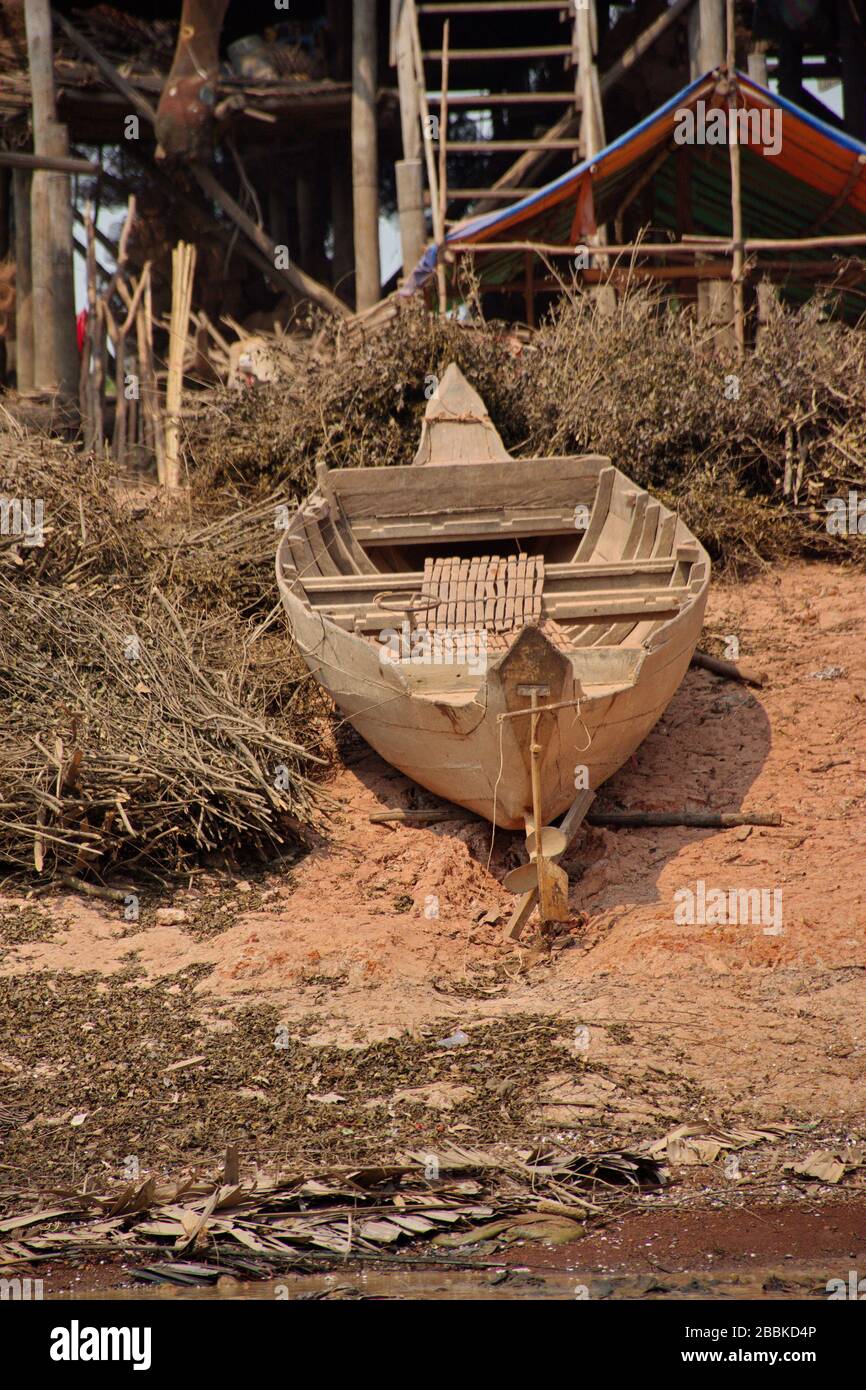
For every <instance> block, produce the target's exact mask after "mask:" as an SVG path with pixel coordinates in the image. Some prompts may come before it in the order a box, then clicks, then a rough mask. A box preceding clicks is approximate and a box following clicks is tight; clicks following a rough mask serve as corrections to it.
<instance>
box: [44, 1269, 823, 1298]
mask: <svg viewBox="0 0 866 1390" xmlns="http://www.w3.org/2000/svg"><path fill="white" fill-rule="evenodd" d="M826 1278H827V1275H826V1271H824V1270H823V1269H822V1270H819V1269H817V1268H814V1269H798V1270H791V1269H789V1268H786V1269H784V1270H779V1269H778V1268H775V1269H765V1270H758V1269H750V1270H748V1271H747V1272H742V1271H730V1272H727V1273H726V1272H725V1271H718V1272H716V1273H714V1274H711V1275H710V1274H707V1273H706V1272H700V1273H695V1274H689V1273H677V1274H664V1275H649V1274H640V1275H633V1274H631V1275H611V1276H610V1277H608V1278H600V1277H599V1276H598V1275H597V1274H586V1275H581V1273H580V1272H579V1271H568V1272H565V1271H545V1272H544V1273H539V1272H537V1271H529V1270H526V1271H524V1270H520V1269H516V1270H515V1269H512V1270H508V1271H505V1270H494V1271H485V1272H475V1271H466V1270H461V1271H451V1270H443V1271H436V1270H405V1271H403V1270H400V1271H387V1272H386V1271H380V1270H377V1271H373V1272H368V1271H364V1270H362V1271H359V1272H353V1273H345V1274H344V1273H339V1274H324V1275H291V1276H286V1277H285V1278H283V1279H276V1280H272V1281H271V1280H268V1281H264V1282H260V1283H240V1282H238V1281H236V1280H234V1279H232V1278H229V1277H223V1278H221V1279H220V1280H219V1281H218V1284H217V1285H210V1286H208V1287H205V1288H200V1287H198V1288H183V1287H180V1286H178V1285H176V1284H167V1283H166V1284H158V1285H147V1284H135V1285H134V1286H131V1287H126V1288H118V1289H99V1290H96V1289H94V1290H87V1289H76V1290H75V1291H74V1292H63V1293H58V1294H55V1295H53V1297H54V1298H56V1299H60V1300H64V1299H68V1298H73V1299H75V1300H76V1301H77V1300H79V1299H84V1300H87V1299H91V1298H92V1299H117V1300H123V1301H136V1302H139V1301H149V1300H152V1299H157V1300H163V1299H174V1300H177V1299H181V1300H184V1301H188V1300H192V1301H195V1302H198V1301H201V1300H206V1301H212V1300H214V1299H228V1300H237V1299H256V1300H271V1301H283V1300H307V1299H310V1300H321V1299H327V1300H338V1299H344V1300H355V1299H399V1300H419V1299H420V1300H424V1301H430V1300H432V1301H441V1300H450V1301H459V1302H479V1301H484V1302H489V1301H491V1300H495V1301H497V1302H498V1301H500V1300H505V1301H518V1302H519V1301H527V1300H538V1299H543V1300H545V1301H548V1300H554V1301H561V1300H570V1301H572V1302H574V1301H575V1300H579V1301H583V1300H599V1299H602V1300H616V1301H623V1300H634V1299H640V1300H644V1299H673V1300H683V1299H686V1300H713V1301H725V1300H727V1299H760V1300H767V1299H792V1298H796V1299H808V1298H815V1299H821V1300H826V1298H827V1292H826ZM48 1296H49V1297H52V1295H50V1294H49V1295H48Z"/></svg>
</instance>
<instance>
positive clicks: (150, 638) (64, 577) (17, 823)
mask: <svg viewBox="0 0 866 1390" xmlns="http://www.w3.org/2000/svg"><path fill="white" fill-rule="evenodd" d="M0 450H2V453H0V496H4V497H6V498H10V497H14V498H19V499H29V500H30V502H31V504H33V503H35V501H36V500H37V499H38V501H39V502H41V505H42V517H43V523H42V524H43V534H42V544H41V545H39V544H27V543H26V542H25V541H23V540H22V539H21V538H20V537H16V536H15V535H14V534H8V535H5V536H2V537H0V610H2V615H3V616H2V622H0V768H2V772H0V864H4V865H5V866H6V867H7V868H12V869H13V870H19V871H20V870H24V869H29V870H31V871H36V872H37V873H39V874H41V875H43V876H45V877H48V876H51V875H54V874H60V875H64V874H65V875H81V874H91V875H96V876H97V877H103V876H105V875H106V874H107V873H109V872H110V871H111V870H113V869H115V868H117V867H119V866H123V867H125V868H128V867H134V868H135V869H136V871H143V872H145V873H150V874H154V875H156V876H157V877H160V876H162V875H163V874H164V873H165V872H169V873H172V872H178V871H180V870H182V869H185V868H188V867H189V866H191V865H192V864H194V863H195V862H196V860H197V859H198V858H199V857H200V856H201V855H202V854H203V853H208V852H209V853H211V854H214V853H226V852H227V853H229V854H230V855H237V854H241V853H248V852H250V851H255V850H258V851H260V852H261V854H263V855H271V854H273V852H274V850H275V849H276V848H279V847H280V846H284V845H286V844H292V842H293V841H294V840H295V838H296V835H297V833H298V832H299V830H300V829H301V827H302V826H303V825H304V824H308V823H310V822H315V821H316V819H317V818H318V816H319V814H320V811H319V807H320V804H321V799H320V797H319V794H318V792H317V789H316V785H315V781H314V776H315V774H316V771H317V769H318V768H319V767H320V766H321V765H322V762H323V759H322V757H321V756H320V755H319V754H317V753H316V752H315V751H314V749H313V747H312V744H313V742H314V740H315V737H316V734H315V719H316V716H317V712H318V714H319V717H320V716H321V708H320V702H319V701H318V700H317V698H316V696H315V694H314V688H313V687H312V685H311V684H310V683H309V682H308V678H307V675H306V672H305V671H303V670H302V668H301V667H300V665H299V664H298V663H297V661H296V660H295V659H294V658H293V657H292V653H291V649H290V646H289V644H288V642H287V640H286V639H285V636H284V635H281V633H280V626H279V621H278V620H277V621H274V622H272V624H271V626H270V628H266V629H264V630H263V624H262V622H261V613H260V609H261V607H262V603H263V602H265V601H272V599H273V593H272V592H270V593H269V592H266V591H264V592H262V593H260V594H259V595H258V596H257V598H258V602H256V601H255V600H256V596H254V595H252V594H251V593H245V591H244V588H243V585H240V586H239V585H238V584H237V583H236V582H235V577H236V570H235V565H234V558H235V556H236V554H237V553H239V552H243V551H244V549H246V550H247V551H250V550H255V551H256V552H258V550H259V549H262V548H263V545H264V544H265V542H263V539H262V536H261V533H260V529H259V528H257V525H256V522H255V520H250V517H249V515H248V513H247V512H246V511H242V512H240V513H239V514H236V515H235V516H234V518H233V523H232V524H227V523H225V522H224V523H223V525H222V527H221V528H220V530H219V531H218V536H221V537H222V543H221V544H220V543H218V541H217V540H216V539H214V538H211V540H210V541H209V542H207V541H206V548H207V562H206V565H207V568H208V570H209V583H208V585H207V586H206V587H205V588H203V587H202V584H201V582H200V581H199V580H198V579H197V578H196V573H197V568H198V569H202V568H204V567H205V566H204V564H203V563H202V561H201V558H200V552H201V550H202V545H203V542H202V536H203V535H204V537H205V538H207V536H208V532H209V529H210V528H209V527H201V526H198V527H192V526H190V525H189V522H188V521H187V520H184V521H183V522H181V523H178V522H177V521H175V522H174V523H173V524H172V523H171V522H169V524H168V525H166V523H165V518H159V517H157V516H155V515H154V513H153V509H152V508H149V507H148V506H145V505H142V506H139V507H135V506H133V505H132V504H131V502H130V500H129V499H128V498H126V499H124V498H122V496H121V495H120V493H119V492H118V491H117V490H116V489H115V488H114V487H113V485H112V481H111V477H110V474H109V471H108V469H107V468H106V467H105V466H103V465H100V464H98V463H96V462H94V461H93V460H89V459H87V458H86V457H84V456H83V455H82V454H81V453H79V452H76V451H75V450H73V449H71V448H70V447H68V446H66V445H62V444H59V443H56V442H51V441H48V440H46V439H43V438H40V437H37V436H32V435H23V434H15V433H12V434H10V433H7V434H6V435H4V436H2V437H0ZM272 513H273V509H272V508H271V514H272ZM34 515H35V513H34V512H33V511H31V518H32V517H33V516H34ZM157 523H159V524H157ZM270 526H271V530H270V533H269V535H268V537H267V540H266V545H267V548H268V549H269V550H270V551H272V550H273V542H272V537H273V535H274V532H273V520H272V519H271V522H270ZM7 529H8V528H7ZM34 539H35V538H34ZM268 606H270V602H268Z"/></svg>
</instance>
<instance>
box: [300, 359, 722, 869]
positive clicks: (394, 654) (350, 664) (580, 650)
mask: <svg viewBox="0 0 866 1390" xmlns="http://www.w3.org/2000/svg"><path fill="white" fill-rule="evenodd" d="M317 483H318V485H317V488H316V490H315V491H314V492H313V493H312V495H311V496H310V497H309V498H308V499H307V500H306V501H305V502H304V504H303V505H302V506H301V507H300V508H299V509H298V511H297V512H296V513H295V514H294V515H293V517H292V518H291V522H290V524H289V527H288V530H287V531H286V533H285V535H284V537H283V539H282V542H281V544H280V546H279V550H278V554H277V581H278V584H279V590H280V594H281V595H282V600H283V603H284V605H285V609H286V612H287V614H288V617H289V622H290V625H291V629H292V632H293V634H294V638H295V641H296V642H297V645H298V647H299V649H300V651H301V652H302V653H303V656H304V659H305V661H306V662H307V665H308V666H309V668H310V670H311V671H312V672H313V674H314V675H315V676H316V678H317V679H318V680H319V681H320V682H321V684H322V685H323V686H324V687H325V689H326V690H327V691H328V692H329V694H330V695H331V696H332V697H333V699H334V701H335V703H336V705H337V706H338V708H339V709H340V710H341V711H342V713H343V714H344V715H345V716H346V717H347V718H348V719H349V720H350V721H351V723H352V724H353V725H354V727H355V728H356V729H357V730H358V732H359V733H360V734H361V735H362V736H363V737H364V738H365V739H366V740H367V742H368V743H369V744H371V745H372V747H373V748H375V749H376V751H377V752H378V753H380V754H381V755H382V757H383V758H385V759H387V761H388V762H389V763H392V764H393V765H394V766H395V767H397V768H399V769H400V770H401V771H402V772H404V773H406V775H407V776H409V777H411V778H413V779H414V780H415V781H416V782H419V783H420V784H421V785H422V786H424V787H427V788H429V790H430V791H432V792H435V793H436V794H437V795H438V796H441V797H445V798H446V799H448V800H450V801H452V802H456V803H457V804H458V805H460V806H464V807H466V808H468V809H469V810H471V811H474V812H476V813H478V814H479V815H481V816H484V817H486V818H487V819H488V820H490V821H493V822H495V823H496V824H497V825H499V826H503V827H508V828H518V827H524V826H528V827H530V828H531V827H532V826H537V825H541V826H542V827H543V826H546V825H548V823H549V822H550V821H552V820H554V819H555V818H556V817H557V816H559V815H560V814H561V813H562V812H563V811H565V810H566V809H567V808H568V807H569V806H570V805H571V804H572V803H573V802H574V801H575V797H576V795H577V793H578V792H580V791H581V790H582V789H583V788H584V787H589V788H590V789H592V790H594V789H595V788H597V787H598V786H599V785H600V783H602V782H603V781H604V780H605V778H607V777H610V776H611V774H612V773H614V772H615V771H616V770H617V768H618V767H620V766H621V765H622V763H623V762H625V760H626V759H627V758H628V757H629V755H630V754H631V753H633V752H634V750H635V749H636V748H637V747H638V745H639V744H640V743H641V741H642V739H644V738H645V737H646V735H647V733H648V732H649V730H650V729H651V728H652V727H653V725H654V724H655V723H656V721H657V720H658V718H659V716H660V715H661V714H662V712H663V710H664V709H665V707H666V706H667V704H668V702H669V701H670V699H671V697H672V696H673V694H674V692H675V690H676V689H677V686H678V685H679V683H680V681H681V680H682V678H683V675H684V674H685V671H686V669H687V667H688V665H689V661H690V659H691V656H692V653H693V651H694V648H695V645H696V643H697V640H698V636H699V634H700V630H701V625H702V622H703V615H704V607H705V604H706V598H707V588H708V584H709V575H710V562H709V558H708V556H707V554H706V552H705V550H704V549H703V547H702V546H701V545H700V543H699V542H698V541H697V540H696V539H695V537H694V536H693V535H692V534H691V533H690V532H689V531H688V529H687V528H686V526H685V525H684V524H683V522H682V521H680V520H679V519H678V518H677V517H676V516H675V515H674V514H673V513H672V512H671V511H669V510H668V508H667V507H665V506H663V504H662V503H661V502H659V501H656V500H654V499H653V498H652V497H650V496H649V494H648V493H647V492H646V491H645V490H644V489H643V488H640V487H637V486H636V485H635V484H634V483H633V482H631V481H630V480H629V478H628V477H626V475H625V474H624V473H622V472H620V470H619V469H618V468H616V467H615V466H614V465H613V464H612V463H611V461H610V459H608V458H604V457H600V456H598V455H595V454H587V455H578V456H575V457H562V458H533V459H517V458H512V457H511V456H510V455H509V454H508V452H507V451H506V449H505V447H504V446H503V443H502V440H501V438H500V436H499V434H498V433H497V431H496V429H495V427H494V425H493V423H492V422H491V420H490V417H489V415H488V413H487V410H486V408H485V406H484V404H483V402H482V401H481V399H480V397H479V396H478V394H477V393H476V392H475V391H474V390H473V388H472V387H471V386H470V385H469V384H468V382H467V381H466V380H465V378H464V377H463V376H462V375H461V373H460V371H459V370H458V368H457V367H456V366H455V365H454V364H452V365H451V366H450V367H449V368H448V370H447V371H446V372H445V374H444V376H443V378H442V380H441V382H440V383H439V386H438V388H437V390H436V393H435V394H434V395H433V397H432V399H431V400H430V401H429V403H428V407H427V411H426V416H425V419H424V424H423V427H422V435H421V443H420V447H419V449H418V453H417V455H416V458H415V462H414V463H413V464H412V465H409V466H407V467H401V468H344V469H335V470H329V469H327V468H326V467H324V466H320V468H319V470H318V478H317ZM531 848H532V846H531V845H530V849H531ZM545 852H546V851H545V850H544V849H543V848H542V853H545ZM551 852H553V851H551Z"/></svg>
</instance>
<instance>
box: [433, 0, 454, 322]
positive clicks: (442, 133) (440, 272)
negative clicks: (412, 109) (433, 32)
mask: <svg viewBox="0 0 866 1390" xmlns="http://www.w3.org/2000/svg"><path fill="white" fill-rule="evenodd" d="M450 35H451V21H450V19H446V21H445V24H444V26H443V29H442V86H441V88H440V93H439V94H440V97H441V101H440V103H439V226H440V227H441V229H442V235H443V236H444V235H445V211H446V208H447V206H448V173H447V169H448V45H449V39H450ZM436 284H437V286H438V289H439V313H440V314H441V316H442V317H443V318H444V317H445V314H446V312H447V309H448V282H447V278H446V275H445V261H444V260H443V259H442V258H441V257H440V259H439V260H438V261H437V262H436Z"/></svg>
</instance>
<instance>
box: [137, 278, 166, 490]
mask: <svg viewBox="0 0 866 1390" xmlns="http://www.w3.org/2000/svg"><path fill="white" fill-rule="evenodd" d="M139 317H140V320H141V328H140V333H141V337H142V340H143V342H144V349H145V351H144V357H145V362H146V367H145V374H146V377H147V382H146V386H145V390H146V396H145V402H146V405H147V410H148V414H149V415H150V421H151V430H152V433H153V450H154V453H155V455H156V476H157V481H158V482H159V484H160V486H161V487H165V430H164V426H163V422H162V418H161V412H160V406H159V388H158V385H157V380H156V369H155V367H154V364H153V294H152V285H151V276H150V272H148V275H147V280H146V282H145V286H144V298H143V300H142V304H141V309H140V311H139Z"/></svg>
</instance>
